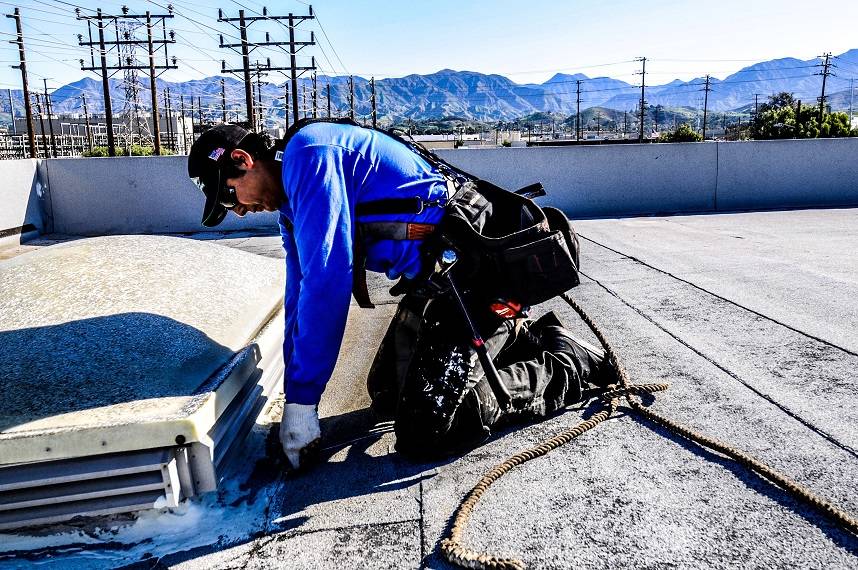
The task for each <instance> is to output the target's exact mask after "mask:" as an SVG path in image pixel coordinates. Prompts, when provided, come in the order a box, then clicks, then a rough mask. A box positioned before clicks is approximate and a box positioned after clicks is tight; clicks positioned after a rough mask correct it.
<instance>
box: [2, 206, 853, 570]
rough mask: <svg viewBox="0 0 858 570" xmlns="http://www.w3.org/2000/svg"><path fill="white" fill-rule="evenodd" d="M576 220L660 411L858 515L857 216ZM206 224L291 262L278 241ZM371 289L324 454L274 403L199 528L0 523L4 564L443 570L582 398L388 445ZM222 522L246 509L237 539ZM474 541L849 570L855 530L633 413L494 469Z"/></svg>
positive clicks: (603, 293) (609, 318)
mask: <svg viewBox="0 0 858 570" xmlns="http://www.w3.org/2000/svg"><path fill="white" fill-rule="evenodd" d="M576 228H577V229H578V230H579V232H580V234H581V238H582V239H581V242H582V255H581V259H582V261H581V263H582V270H583V272H584V274H585V278H584V279H583V282H582V284H581V285H580V286H579V287H577V288H576V289H575V290H573V291H572V295H573V296H574V297H575V298H576V299H578V300H579V301H580V303H581V304H582V305H583V306H584V307H585V309H586V310H587V311H588V312H589V313H590V314H591V315H592V317H593V318H594V319H595V320H596V322H597V323H599V325H600V326H601V327H602V329H603V330H604V331H605V334H606V335H607V336H608V337H609V339H610V340H611V341H612V342H613V343H614V345H615V346H616V348H617V349H618V351H619V354H620V357H621V359H622V360H623V363H624V364H625V366H626V368H627V370H628V372H629V374H630V376H631V378H632V379H633V381H635V382H641V383H645V382H660V381H667V382H670V384H671V387H670V389H669V390H668V391H667V392H664V393H662V394H659V395H658V396H657V397H656V398H655V400H654V402H653V403H652V404H651V405H652V407H653V409H655V410H657V411H659V412H661V413H663V414H665V415H667V416H669V417H672V418H675V419H677V420H679V421H681V422H684V423H686V424H688V425H690V426H692V427H694V428H697V429H700V430H702V431H704V432H705V433H707V434H710V435H712V436H715V437H717V438H720V439H722V440H725V441H727V442H730V443H733V444H734V445H736V446H738V447H739V448H741V449H743V450H745V451H747V452H749V453H751V454H752V455H755V456H757V457H758V458H760V459H761V460H763V461H765V462H767V463H769V464H771V465H772V466H774V467H775V468H777V469H780V470H782V471H783V472H784V473H786V474H787V475H789V476H790V477H792V478H794V479H796V480H798V481H799V482H801V483H803V484H805V485H806V486H808V487H810V488H811V489H813V490H815V491H816V492H818V493H819V494H820V495H822V496H823V497H825V498H827V499H829V500H831V501H833V502H835V503H836V504H838V505H840V506H841V507H842V508H844V509H845V510H847V511H849V512H851V513H853V514H858V494H856V493H855V489H856V483H858V477H856V473H858V428H856V422H855V420H856V412H855V411H854V409H853V408H854V404H855V402H856V395H858V385H856V379H855V372H854V371H855V370H856V369H858V318H856V312H858V301H856V299H858V260H856V256H855V253H854V252H855V251H858V209H843V210H806V211H782V212H764V213H737V214H719V215H700V216H674V217H647V218H627V219H619V220H616V219H605V220H587V221H580V222H578V223H576ZM197 237H208V238H216V239H218V238H219V239H218V241H219V243H222V244H224V245H229V246H231V247H235V248H238V249H244V250H246V251H251V252H253V253H257V254H259V255H265V256H272V257H278V256H282V252H281V251H280V245H279V237H276V236H270V237H257V236H253V235H251V234H232V235H229V236H220V237H219V236H217V235H210V236H197ZM370 285H371V288H372V295H373V297H374V299H375V300H376V301H378V302H379V303H381V305H380V307H379V308H377V309H375V310H362V309H358V308H357V307H353V308H352V312H351V314H350V317H349V318H350V322H349V327H348V332H347V338H346V340H345V347H344V350H343V351H342V353H341V359H340V362H339V363H338V368H337V372H336V373H335V377H334V378H333V379H332V381H331V383H330V384H329V387H328V390H327V391H326V393H325V397H324V399H323V402H322V405H321V407H320V412H321V415H322V417H323V419H322V428H323V433H324V438H325V441H324V447H325V448H326V452H325V456H324V458H325V461H324V462H323V463H322V464H321V465H318V466H317V467H316V468H315V469H314V470H312V471H311V472H309V473H306V474H303V475H300V476H297V477H293V478H284V477H283V476H282V473H281V472H280V471H279V469H278V467H277V466H276V465H272V464H271V462H270V461H267V460H265V459H264V454H265V449H266V436H267V433H268V428H269V422H273V421H275V420H276V417H277V409H269V410H267V412H266V414H265V415H264V416H263V417H261V418H260V424H259V425H258V426H257V429H256V430H254V432H253V433H252V434H251V437H250V439H249V440H248V444H247V446H246V454H247V456H246V460H245V461H243V462H239V463H241V466H240V467H239V468H238V470H237V471H236V472H235V474H234V477H235V487H236V489H235V490H234V491H233V492H232V493H231V494H230V493H226V494H224V495H221V496H219V497H217V498H214V499H208V500H207V501H203V502H201V503H198V504H196V506H195V507H194V508H195V509H196V511H190V512H195V513H197V519H193V520H196V521H197V522H196V523H193V521H192V519H191V518H190V517H186V518H185V519H183V520H184V522H185V523H186V524H185V525H184V526H181V527H171V526H170V525H169V524H167V521H166V519H165V518H164V517H168V516H169V515H161V517H162V518H161V519H158V520H160V521H161V522H162V523H163V526H159V525H157V524H151V521H149V522H148V523H147V524H148V526H147V525H140V524H138V525H136V526H134V525H131V527H130V528H131V531H128V532H126V533H125V534H123V530H122V529H119V530H118V531H116V532H118V534H117V533H109V534H108V535H105V536H104V537H103V539H98V540H96V539H92V537H91V536H87V537H86V540H83V539H81V538H80V535H73V534H72V535H69V536H70V537H71V538H77V540H76V543H77V546H75V548H74V549H73V550H72V552H69V550H68V548H67V547H57V546H43V547H42V548H40V549H39V550H38V551H34V552H32V553H31V554H29V555H27V554H25V553H24V552H22V550H23V549H24V548H25V545H26V544H27V542H26V540H25V539H18V538H14V541H13V539H12V538H10V537H9V536H7V535H2V536H0V546H2V545H3V543H4V540H5V541H6V542H7V543H8V544H15V545H18V546H16V548H17V549H18V552H17V556H18V558H17V559H14V560H13V559H11V558H8V557H7V558H5V559H4V558H3V557H2V556H0V564H2V563H3V562H4V561H6V562H9V563H10V564H12V565H14V564H16V562H17V563H25V562H26V561H27V560H28V556H29V557H30V558H29V559H30V560H39V561H44V560H47V558H46V557H47V556H49V555H50V556H51V557H52V558H53V559H55V560H58V561H65V563H74V562H78V563H80V564H88V565H91V566H92V567H96V566H102V567H107V566H108V565H113V566H116V565H120V563H123V564H124V563H130V562H133V561H134V560H137V559H140V558H142V557H143V556H147V557H146V560H144V561H142V562H141V563H140V565H139V566H137V567H145V568H149V567H171V568H185V569H198V568H199V569H202V568H223V569H226V568H235V567H244V568H262V567H272V566H276V567H284V568H336V569H339V568H355V567H373V568H417V567H425V568H439V569H441V568H449V566H448V565H447V564H446V563H445V562H444V561H443V560H442V559H441V557H440V555H439V553H438V551H437V545H438V542H439V540H440V538H441V537H442V534H443V533H444V531H445V528H446V525H447V524H448V520H449V517H450V516H451V514H452V513H453V511H454V509H455V508H456V506H457V505H458V503H459V501H460V500H461V498H462V497H463V495H464V494H465V493H466V492H467V491H468V490H469V489H470V488H471V487H472V486H473V485H474V483H475V482H476V480H477V479H478V478H479V476H480V475H481V474H482V473H483V472H484V471H486V470H488V469H489V468H491V467H492V466H494V465H495V464H497V463H499V462H500V461H502V460H503V459H505V458H506V457H508V456H509V455H511V454H513V453H515V452H517V451H519V450H521V449H523V448H526V447H530V446H532V445H534V444H536V443H538V442H540V441H542V440H543V439H545V438H547V437H549V436H551V435H553V434H555V433H557V432H558V431H561V430H563V429H564V428H567V427H569V426H572V425H574V424H576V423H577V422H579V421H580V419H581V418H582V417H583V416H586V415H587V414H588V413H589V412H590V411H592V409H593V407H592V403H591V402H585V403H584V404H582V405H579V406H576V407H574V408H572V409H569V410H568V411H566V412H565V413H563V414H560V415H558V416H555V417H553V418H551V419H549V420H547V421H544V422H542V423H539V424H533V425H528V426H524V427H521V428H520V429H514V430H513V429H509V430H505V431H504V432H502V433H500V434H498V435H497V436H496V437H494V438H493V439H492V440H491V441H490V442H488V443H487V444H485V445H483V446H482V447H480V448H478V449H476V450H474V451H472V452H470V453H468V454H466V455H464V456H462V457H454V458H450V459H449V460H446V461H439V462H433V463H425V464H423V463H418V464H415V463H412V462H410V461H407V460H405V459H403V458H401V457H399V456H398V455H397V454H396V453H395V452H394V451H393V443H394V436H393V434H392V433H391V430H390V425H389V424H378V425H375V424H374V423H373V421H372V418H371V416H370V414H369V413H368V411H367V410H366V405H367V404H368V400H367V397H366V393H365V387H364V385H363V378H364V375H365V372H366V369H367V368H368V366H369V362H370V361H371V358H372V356H373V354H374V352H375V349H376V347H377V345H378V342H379V341H380V338H381V335H382V334H383V332H384V328H385V327H386V326H387V323H388V320H389V318H390V315H391V314H392V311H393V309H394V307H395V299H392V298H390V297H387V296H385V294H384V291H385V289H386V287H387V286H389V284H388V283H387V282H386V281H385V280H383V279H373V281H372V282H371V284H370ZM549 309H551V310H555V311H556V312H558V314H561V315H562V317H563V318H564V319H565V320H566V321H567V322H568V324H569V326H570V327H571V328H573V329H574V330H576V331H578V332H580V334H582V335H584V336H586V337H587V338H590V339H591V340H593V341H595V339H593V337H592V335H590V334H589V332H588V331H587V330H586V326H585V325H584V324H583V323H581V322H580V321H579V320H578V319H577V318H576V317H575V316H574V314H573V312H572V311H571V309H570V308H568V307H567V306H565V304H563V303H562V301H559V302H558V301H552V302H549V303H546V304H545V305H544V306H540V307H538V310H537V311H535V312H536V314H540V313H542V312H544V311H546V310H549ZM179 514H181V513H179ZM189 521H190V522H189ZM224 521H227V523H228V524H229V525H230V526H236V525H237V524H238V521H241V525H239V526H241V529H242V530H241V532H240V533H236V532H230V529H229V528H228V527H227V523H224ZM173 528H178V529H179V530H176V531H172V530H170V529H173ZM145 529H149V533H150V534H149V535H146V534H145V532H143V531H144V530H145ZM212 529H213V530H212ZM168 534H169V535H170V536H171V537H172V538H171V539H170V540H166V539H164V538H163V537H166V536H167V535H168ZM162 535H163V536H162ZM123 536H125V537H126V539H125V540H124V541H123V539H122V537H123ZM147 536H148V540H147ZM218 537H221V538H220V539H219V538H218ZM465 540H466V543H467V544H468V545H470V546H472V547H476V548H484V549H486V550H488V551H490V552H492V553H495V554H500V555H507V556H510V555H511V556H516V557H520V558H522V559H523V560H524V561H525V562H526V563H527V564H528V565H529V566H531V567H538V568H569V567H599V568H638V567H655V566H657V567H673V566H675V567H682V568H713V567H714V568H736V567H763V568H782V567H808V568H823V567H825V568H828V567H832V568H858V538H856V537H855V536H854V535H850V534H848V533H846V532H843V531H841V530H839V529H838V528H836V527H834V526H833V525H832V524H831V523H829V522H828V521H827V520H825V519H823V518H822V517H821V516H820V515H819V514H817V513H816V512H814V511H812V510H810V509H808V508H806V507H804V506H802V505H799V504H797V503H796V502H795V501H794V500H793V499H791V498H790V497H789V496H787V495H786V494H785V493H784V492H783V491H781V490H780V489H778V488H777V487H775V486H773V485H771V484H769V483H767V482H766V481H764V480H762V479H760V478H759V477H758V476H756V475H754V474H753V473H751V472H749V471H748V470H746V469H744V468H742V467H739V466H736V465H733V464H732V463H731V462H729V461H727V460H725V459H723V458H722V457H720V456H718V455H716V454H713V453H710V452H708V451H706V450H703V449H701V448H698V447H697V446H695V445H693V444H690V443H688V442H686V441H684V440H682V439H680V438H677V437H676V436H673V435H671V434H670V433H668V432H666V431H664V430H663V429H662V428H660V427H658V426H655V425H653V424H651V423H649V422H647V421H642V420H639V419H637V418H635V417H633V416H630V415H628V414H626V413H620V414H618V415H617V416H616V417H615V418H614V419H612V420H610V421H608V422H606V423H605V424H603V425H601V426H599V427H597V428H596V429H595V430H593V431H591V432H588V433H587V434H585V435H584V436H582V437H580V438H578V439H577V440H575V441H573V442H571V443H569V444H568V445H566V446H563V447H561V448H559V449H557V450H555V451H553V452H552V453H550V454H549V455H547V456H546V457H543V458H539V459H536V460H534V461H531V462H529V463H527V464H525V465H523V466H521V467H520V468H517V469H515V470H514V471H513V472H512V473H510V474H508V475H507V476H505V477H504V478H502V479H501V480H500V481H499V482H498V483H497V484H495V486H493V487H492V488H491V489H490V490H489V491H488V493H487V495H486V497H485V498H484V499H483V501H482V502H481V503H480V505H479V506H478V507H477V509H476V510H475V512H474V514H473V516H472V519H471V522H470V524H469V526H468V529H467V531H466V539H465ZM58 541H59V542H62V541H61V540H60V539H56V538H51V540H49V541H48V540H46V539H44V540H43V544H56V543H57V542H58ZM111 541H114V542H117V544H113V545H112V546H111ZM67 542H68V541H67ZM72 542H74V541H72ZM7 550H8V549H7ZM145 553H148V555H146V554H145ZM7 556H8V555H7ZM135 557H136V558H135Z"/></svg>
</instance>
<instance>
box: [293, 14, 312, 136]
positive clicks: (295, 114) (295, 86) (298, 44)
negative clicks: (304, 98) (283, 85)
mask: <svg viewBox="0 0 858 570" xmlns="http://www.w3.org/2000/svg"><path fill="white" fill-rule="evenodd" d="M288 19H289V60H290V68H291V72H292V117H293V118H294V122H296V123H297V122H298V77H299V76H300V75H303V73H304V71H309V70H311V69H312V70H315V68H316V60H315V58H314V59H313V65H312V66H311V67H309V68H306V67H305V68H299V67H298V64H297V62H296V61H295V57H296V56H297V55H298V52H299V51H300V50H302V49H303V48H304V47H306V46H308V45H315V43H316V40H315V38H314V37H313V32H310V41H309V42H296V41H295V26H296V25H298V24H300V23H301V22H303V21H305V20H313V19H315V16H314V15H313V7H312V6H310V15H309V16H295V15H293V14H291V13H290V14H289V16H288ZM299 69H301V70H303V71H301V74H300V75H299V74H298V70H299Z"/></svg>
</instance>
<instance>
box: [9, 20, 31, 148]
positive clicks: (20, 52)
mask: <svg viewBox="0 0 858 570" xmlns="http://www.w3.org/2000/svg"><path fill="white" fill-rule="evenodd" d="M6 17H7V18H12V19H14V20H15V28H16V29H17V32H18V34H17V38H18V39H17V40H13V41H10V43H13V44H18V58H19V61H20V63H19V64H18V65H13V66H12V69H20V70H21V83H22V84H23V87H24V114H25V115H26V117H27V141H28V143H29V145H30V158H38V155H37V153H36V134H35V132H34V127H33V107H32V105H31V103H30V86H29V83H28V81H27V58H26V55H25V53H24V32H22V31H21V12H20V10H19V9H18V8H15V13H14V14H6ZM14 121H15V119H14V118H13V119H12V122H13V123H14Z"/></svg>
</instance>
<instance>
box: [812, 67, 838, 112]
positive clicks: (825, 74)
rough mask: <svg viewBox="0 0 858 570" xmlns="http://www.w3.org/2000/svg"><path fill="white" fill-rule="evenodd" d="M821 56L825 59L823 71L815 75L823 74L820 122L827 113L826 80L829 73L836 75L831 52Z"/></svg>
mask: <svg viewBox="0 0 858 570" xmlns="http://www.w3.org/2000/svg"><path fill="white" fill-rule="evenodd" d="M820 57H824V58H825V61H823V62H822V73H816V74H815V75H821V76H822V94H821V95H820V97H819V123H820V124H822V117H823V115H824V113H825V80H826V79H828V76H829V75H834V73H832V72H831V68H832V67H834V65H833V64H832V63H831V53H830V52H829V53H826V54H824V55H822V56H820Z"/></svg>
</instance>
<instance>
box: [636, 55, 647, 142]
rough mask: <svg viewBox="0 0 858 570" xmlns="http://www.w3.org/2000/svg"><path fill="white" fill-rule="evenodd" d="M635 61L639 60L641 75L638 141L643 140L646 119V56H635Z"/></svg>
mask: <svg viewBox="0 0 858 570" xmlns="http://www.w3.org/2000/svg"><path fill="white" fill-rule="evenodd" d="M635 61H639V62H641V64H642V68H641V72H640V76H641V124H640V132H639V134H638V142H643V138H644V120H645V119H646V115H645V114H644V113H645V109H646V98H645V90H646V58H645V57H638V58H635Z"/></svg>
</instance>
